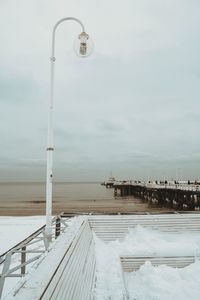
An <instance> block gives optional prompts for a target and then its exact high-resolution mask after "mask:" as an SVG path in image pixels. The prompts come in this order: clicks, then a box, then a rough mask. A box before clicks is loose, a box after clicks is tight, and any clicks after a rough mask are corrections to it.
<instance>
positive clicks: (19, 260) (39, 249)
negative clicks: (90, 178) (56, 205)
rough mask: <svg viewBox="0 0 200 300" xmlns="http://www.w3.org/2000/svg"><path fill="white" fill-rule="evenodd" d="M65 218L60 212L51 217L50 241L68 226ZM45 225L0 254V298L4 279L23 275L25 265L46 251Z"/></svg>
mask: <svg viewBox="0 0 200 300" xmlns="http://www.w3.org/2000/svg"><path fill="white" fill-rule="evenodd" d="M67 219H69V218H66V217H65V216H63V215H62V214H60V215H58V216H56V217H54V218H53V221H52V229H53V235H52V241H53V240H55V239H56V238H57V237H58V236H59V235H60V234H61V233H62V232H63V231H64V229H65V228H66V227H67V226H68V225H67V222H66V221H67ZM44 230H45V225H44V226H42V227H40V228H39V229H38V230H36V231H35V232H34V233H32V234H31V235H29V236H28V237H27V238H26V239H24V240H23V241H21V242H20V243H18V244H17V245H15V246H14V247H12V248H10V249H8V250H7V251H6V252H5V253H3V254H1V255H0V299H1V296H2V292H3V288H4V283H5V279H6V278H8V277H23V276H25V274H26V271H27V267H28V266H31V265H32V263H33V262H35V261H36V260H38V259H39V258H40V257H41V255H42V254H43V253H44V252H45V251H47V241H46V239H45V234H44Z"/></svg>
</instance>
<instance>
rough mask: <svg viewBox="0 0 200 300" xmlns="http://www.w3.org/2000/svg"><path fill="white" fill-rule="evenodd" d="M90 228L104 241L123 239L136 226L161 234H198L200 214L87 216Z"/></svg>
mask: <svg viewBox="0 0 200 300" xmlns="http://www.w3.org/2000/svg"><path fill="white" fill-rule="evenodd" d="M88 220H89V223H90V227H91V229H92V230H93V231H94V232H95V234H96V235H97V236H98V237H99V238H101V239H102V240H104V241H113V240H116V239H123V238H124V236H125V235H126V234H127V233H128V229H129V228H134V227H136V226H138V225H140V226H142V227H146V228H152V229H156V230H160V231H163V232H172V233H177V232H180V233H181V232H186V231H191V232H199V231H200V214H161V215H157V214H155V215H153V214H151V215H128V216H127V215H117V216H112V215H111V216H109V215H107V216H103V215H101V216H89V217H88Z"/></svg>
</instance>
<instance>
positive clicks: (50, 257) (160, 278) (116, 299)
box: [0, 217, 200, 300]
mask: <svg viewBox="0 0 200 300" xmlns="http://www.w3.org/2000/svg"><path fill="white" fill-rule="evenodd" d="M74 219H75V218H74ZM44 222H45V219H44V217H0V252H1V253H2V252H4V251H6V250H7V249H9V248H10V247H12V246H14V245H15V244H16V243H18V242H19V241H21V240H22V239H24V238H25V237H27V235H29V234H31V233H32V232H33V231H35V230H36V229H38V228H39V227H40V226H42V225H43V224H44ZM75 224H76V222H74V220H73V221H72V222H71V224H70V226H69V230H66V233H65V234H63V235H61V236H60V237H59V239H58V240H57V241H55V243H54V244H53V245H52V250H51V251H50V252H49V253H45V254H44V255H43V256H42V257H41V260H42V261H43V262H45V268H44V264H41V265H40V263H39V262H36V263H35V265H34V268H33V269H32V271H31V272H30V274H28V276H27V277H26V278H24V279H22V280H21V283H19V285H18V287H19V286H20V285H22V284H23V283H24V282H26V284H25V285H24V288H25V291H26V287H29V288H28V289H27V291H26V292H27V293H28V292H30V291H29V290H31V287H34V286H35V287H37V286H38V280H39V282H41V284H44V280H47V279H48V278H46V277H45V278H43V277H44V273H45V272H47V273H48V274H49V276H50V273H51V272H49V271H52V270H53V269H54V268H55V266H56V264H57V261H59V259H60V258H59V257H61V256H62V255H61V254H62V253H63V250H64V248H65V249H66V247H67V244H68V243H69V241H70V239H71V238H72V237H73V234H74V233H75V232H76V225H75ZM94 240H95V254H96V279H97V280H96V287H95V300H106V299H110V300H122V299H125V295H126V294H128V295H129V299H130V300H131V299H132V300H176V299H181V300H186V299H187V300H188V299H189V298H190V299H193V300H199V299H200V276H199V274H200V261H199V260H198V258H199V257H200V234H199V232H183V233H179V234H178V233H169V232H168V233H167V232H161V231H159V230H155V229H150V228H144V227H142V226H139V225H138V226H136V227H135V228H130V229H129V231H128V234H127V235H126V236H125V237H124V239H123V240H115V241H112V242H107V243H105V242H103V241H102V240H100V239H99V238H97V236H96V235H95V233H94ZM56 245H57V246H59V247H56V248H55V246H56ZM126 255H134V256H136V255H138V256H144V255H145V256H195V258H196V261H195V263H193V264H191V265H189V266H187V267H185V268H181V269H178V268H172V267H169V266H166V265H160V266H157V267H154V266H152V264H151V262H150V261H146V263H145V264H144V265H142V266H141V267H140V269H139V270H138V271H136V272H130V273H124V272H123V270H122V266H121V262H120V256H126ZM41 260H40V262H41ZM35 268H36V270H35ZM34 274H35V275H34ZM42 278H43V279H42ZM12 280H13V279H12ZM6 281H7V284H8V283H9V282H11V281H9V279H7V280H6ZM12 282H13V281H12ZM12 286H13V284H12ZM8 290H9V289H8V287H6V289H5V291H4V292H8ZM5 294H6V293H5ZM10 295H11V294H10ZM6 299H12V297H11V296H9V297H8V298H6Z"/></svg>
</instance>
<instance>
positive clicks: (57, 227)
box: [55, 217, 60, 239]
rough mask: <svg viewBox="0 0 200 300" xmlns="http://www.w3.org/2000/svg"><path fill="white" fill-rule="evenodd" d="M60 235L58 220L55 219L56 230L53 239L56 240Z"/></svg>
mask: <svg viewBox="0 0 200 300" xmlns="http://www.w3.org/2000/svg"><path fill="white" fill-rule="evenodd" d="M59 235H60V218H59V217H57V218H56V228H55V238H56V239H57V237H58V236H59Z"/></svg>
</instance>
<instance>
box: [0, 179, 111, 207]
mask: <svg viewBox="0 0 200 300" xmlns="http://www.w3.org/2000/svg"><path fill="white" fill-rule="evenodd" d="M45 189H46V186H45V183H41V182H39V183H38V182H37V183H36V182H16V183H14V182H4V183H0V203H1V202H15V201H17V202H18V201H19V200H20V201H44V200H45ZM53 199H54V200H55V201H56V200H60V199H63V200H65V201H68V200H69V201H73V200H83V201H84V200H99V199H101V200H102V199H105V200H111V199H113V190H112V189H106V188H105V186H101V185H100V183H96V182H95V183H93V182H92V183H91V182H87V183H85V182H84V183H82V182H76V183H69V182H56V183H53Z"/></svg>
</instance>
